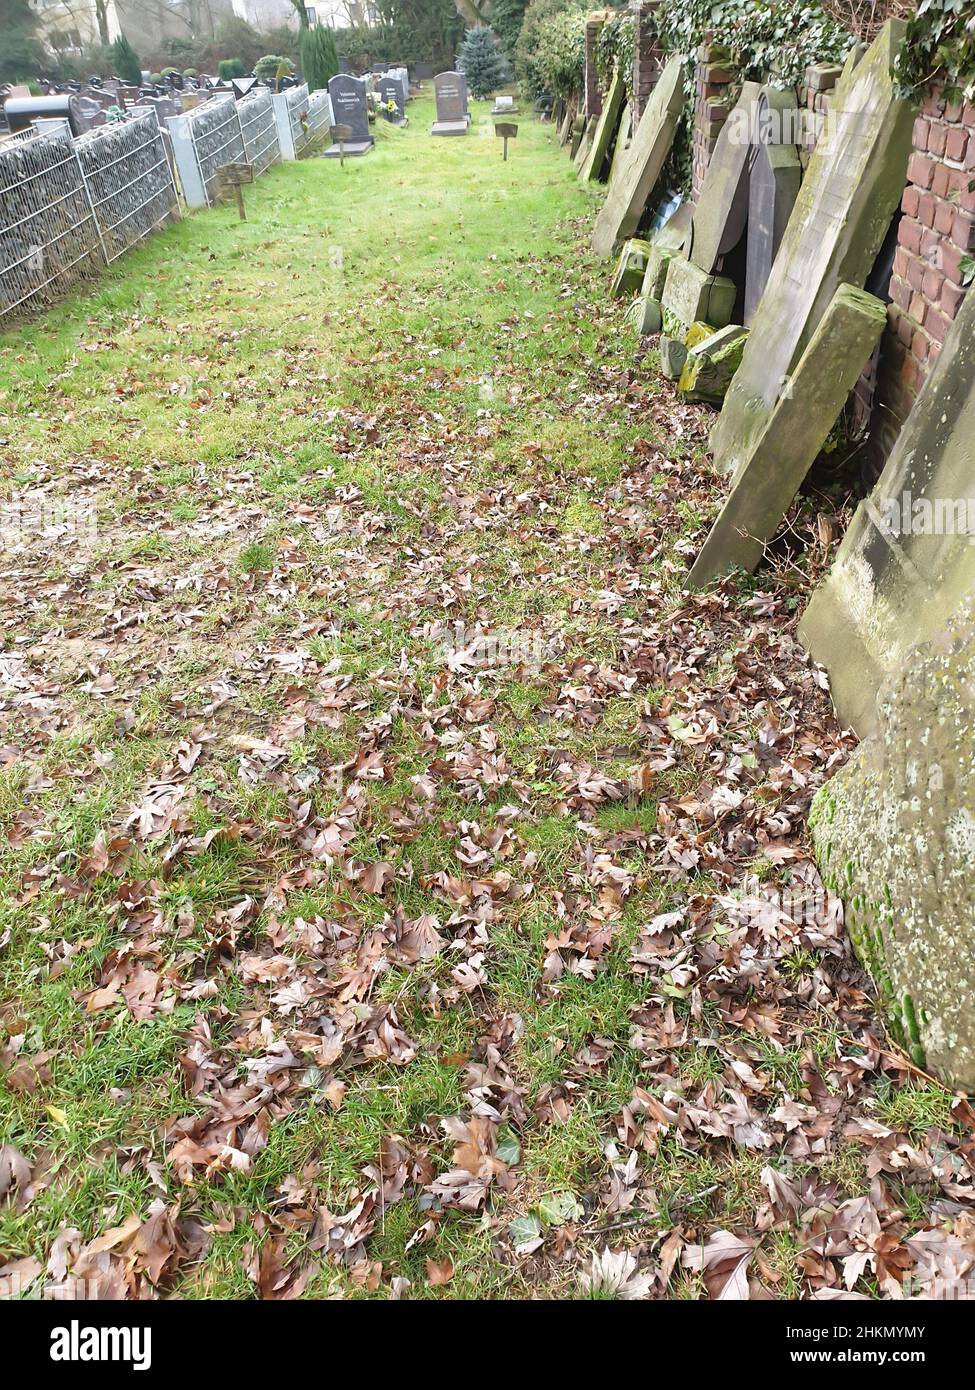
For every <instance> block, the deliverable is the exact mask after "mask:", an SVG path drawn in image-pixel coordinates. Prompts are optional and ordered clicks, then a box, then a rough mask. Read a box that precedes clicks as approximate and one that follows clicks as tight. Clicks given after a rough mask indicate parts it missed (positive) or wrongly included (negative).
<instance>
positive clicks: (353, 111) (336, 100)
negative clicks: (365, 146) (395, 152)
mask: <svg viewBox="0 0 975 1390" xmlns="http://www.w3.org/2000/svg"><path fill="white" fill-rule="evenodd" d="M328 95H329V98H330V100H331V103H332V116H333V118H334V120H335V123H336V125H347V126H349V127H350V129H351V131H352V136H351V142H350V143H358V142H362V141H364V142H367V143H369V144H371V143H372V136H371V135H370V133H369V113H368V109H367V106H366V84H365V82H363V80H362V78H361V77H350V76H349V74H348V73H344V72H339V73H336V75H335V76H334V77H332V78H330V79H329V83H328Z"/></svg>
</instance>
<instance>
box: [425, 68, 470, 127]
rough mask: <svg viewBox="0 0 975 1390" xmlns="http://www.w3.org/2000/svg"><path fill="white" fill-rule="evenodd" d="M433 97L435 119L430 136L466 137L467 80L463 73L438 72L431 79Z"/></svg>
mask: <svg viewBox="0 0 975 1390" xmlns="http://www.w3.org/2000/svg"><path fill="white" fill-rule="evenodd" d="M433 95H434V98H435V100H436V103H437V119H436V120H435V121H434V123H433V125H432V126H431V127H430V134H431V135H466V134H467V128H468V126H469V125H470V117H469V116H468V114H467V79H466V78H465V77H464V75H463V73H460V72H438V73H437V75H436V77H435V78H434V79H433Z"/></svg>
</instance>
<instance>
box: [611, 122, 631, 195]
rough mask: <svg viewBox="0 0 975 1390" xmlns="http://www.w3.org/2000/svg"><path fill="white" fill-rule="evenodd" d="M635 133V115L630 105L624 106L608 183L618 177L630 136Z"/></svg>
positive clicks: (628, 146)
mask: <svg viewBox="0 0 975 1390" xmlns="http://www.w3.org/2000/svg"><path fill="white" fill-rule="evenodd" d="M632 133H633V116H632V113H631V111H630V108H629V106H624V107H623V115H622V116H621V117H620V124H619V129H618V130H617V132H616V143H615V145H614V146H613V157H612V159H611V160H610V162H609V178H608V179H607V180H606V182H607V183H612V182H613V180H614V179H615V178H616V177H617V175H618V173H619V170H620V168H621V167H622V165H623V163H624V161H625V159H626V154H627V151H628V150H629V148H630V137H631V135H632Z"/></svg>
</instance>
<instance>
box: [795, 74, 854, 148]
mask: <svg viewBox="0 0 975 1390" xmlns="http://www.w3.org/2000/svg"><path fill="white" fill-rule="evenodd" d="M842 71H843V69H842V67H841V66H840V65H839V64H838V63H812V64H811V65H810V66H809V67H808V68H806V75H805V81H804V83H803V85H802V86H801V87H800V88H799V101H800V105H801V106H802V107H803V110H804V112H805V116H804V121H803V131H802V135H803V151H804V155H805V156H806V157H808V156H809V155H810V154H812V152H813V150H814V149H815V148H816V144H817V142H818V140H819V136H820V134H821V132H822V130H823V127H824V125H825V122H826V118H827V116H828V114H829V102H830V95H831V93H832V91H833V88H834V87H835V86H836V84H837V82H838V81H839V79H840V73H841V72H842Z"/></svg>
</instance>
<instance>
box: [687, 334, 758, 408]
mask: <svg viewBox="0 0 975 1390" xmlns="http://www.w3.org/2000/svg"><path fill="white" fill-rule="evenodd" d="M747 337H748V329H747V328H742V327H740V326H739V325H738V324H729V325H728V326H727V327H726V328H720V329H718V331H717V333H712V334H711V336H710V337H709V338H705V339H704V341H703V342H701V343H698V344H697V345H696V346H695V347H693V348H689V350H688V353H687V360H686V362H685V363H684V367H683V370H682V372H681V374H680V381H679V382H678V386H677V389H678V390H679V391H680V393H681V395H682V396H683V397H684V398H685V400H688V401H703V402H706V403H707V404H708V405H720V404H721V402H722V401H723V400H724V398H725V393H726V392H727V390H728V387H729V386H730V385H731V378H732V377H733V376H734V374H735V372H736V371H737V370H738V368H739V367H740V366H741V357H742V353H743V352H744V351H745V339H746V338H747Z"/></svg>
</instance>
